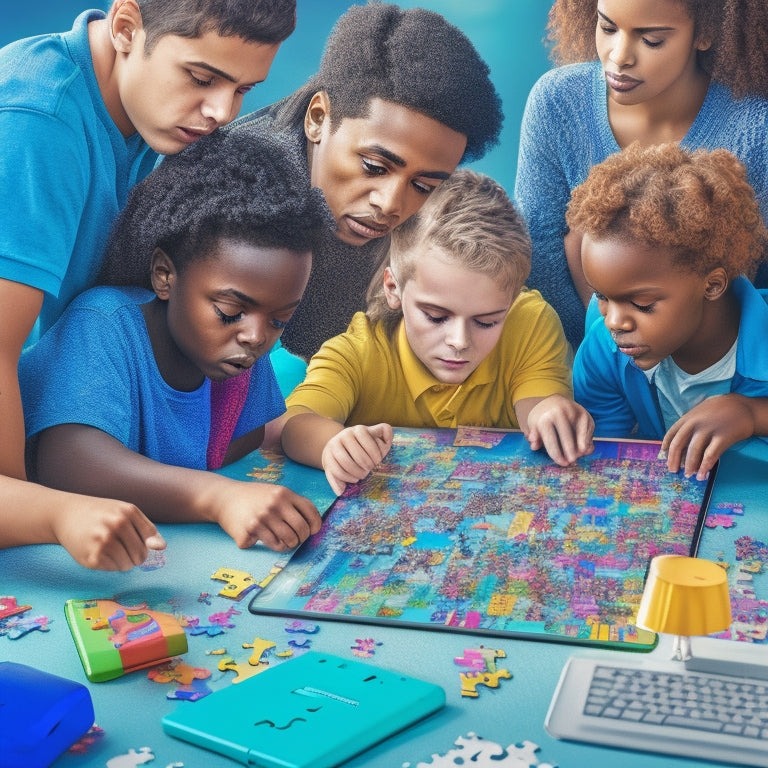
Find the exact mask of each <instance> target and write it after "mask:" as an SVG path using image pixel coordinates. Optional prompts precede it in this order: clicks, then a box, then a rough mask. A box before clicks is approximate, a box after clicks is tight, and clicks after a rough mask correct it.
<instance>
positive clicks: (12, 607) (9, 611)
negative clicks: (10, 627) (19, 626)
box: [0, 595, 32, 621]
mask: <svg viewBox="0 0 768 768" xmlns="http://www.w3.org/2000/svg"><path fill="white" fill-rule="evenodd" d="M30 610H32V606H31V605H19V604H18V602H17V600H16V598H15V597H10V596H9V595H6V596H5V597H0V621H3V620H4V619H7V618H8V617H9V616H15V615H16V614H18V613H24V612H25V611H30Z"/></svg>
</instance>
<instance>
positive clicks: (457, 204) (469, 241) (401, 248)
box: [366, 168, 531, 333]
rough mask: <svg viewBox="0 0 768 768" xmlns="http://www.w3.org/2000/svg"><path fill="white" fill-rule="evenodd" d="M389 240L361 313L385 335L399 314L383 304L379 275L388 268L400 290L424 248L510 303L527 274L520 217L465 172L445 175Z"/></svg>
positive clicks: (501, 194) (500, 192)
mask: <svg viewBox="0 0 768 768" xmlns="http://www.w3.org/2000/svg"><path fill="white" fill-rule="evenodd" d="M391 237H392V239H391V243H390V247H389V251H388V252H387V255H386V257H385V259H384V261H383V263H382V264H381V265H380V267H379V269H378V270H377V272H376V274H375V275H374V277H373V280H372V281H371V283H370V285H369V287H368V310H367V312H366V314H367V315H368V318H369V319H370V320H371V321H372V322H376V321H381V322H383V323H384V325H385V328H386V329H387V332H388V333H391V332H392V331H393V330H394V328H395V327H396V326H397V324H398V322H399V321H400V318H401V317H402V312H401V311H400V310H393V309H391V308H390V307H389V305H388V304H387V300H386V297H385V295H384V287H383V276H384V269H385V268H386V267H388V266H389V267H390V268H391V269H392V271H393V273H394V274H395V275H396V276H397V280H398V283H399V284H400V286H401V287H402V286H404V285H405V284H406V283H407V282H408V280H410V279H411V278H412V277H413V275H414V272H415V270H416V262H417V260H418V257H419V254H420V253H423V252H424V251H425V250H426V249H427V248H428V247H435V248H439V249H440V250H441V251H442V252H443V253H444V254H445V256H446V257H448V258H449V259H451V260H452V261H454V262H455V263H456V264H459V265H461V266H462V267H464V268H465V269H468V270H469V271H471V272H478V273H480V274H483V275H487V276H488V277H491V278H493V279H494V280H495V281H497V282H498V284H499V286H500V287H501V288H502V289H504V290H509V291H510V293H511V294H512V296H513V297H516V296H517V294H518V293H519V292H520V289H521V288H522V287H523V284H524V283H525V281H526V280H527V278H528V274H529V272H530V270H531V239H530V237H529V235H528V229H527V227H526V226H525V222H524V221H523V218H522V216H521V215H520V214H519V213H518V212H517V209H516V208H515V206H514V205H513V204H512V201H511V200H510V199H509V196H508V195H507V193H506V191H505V190H504V188H503V187H502V186H501V185H500V184H499V183H498V182H496V181H494V180H493V179H492V178H490V177H489V176H486V175H485V174H482V173H477V172H476V171H470V170H468V169H466V168H461V169H459V170H457V171H455V172H454V173H453V174H451V176H450V177H449V178H448V179H447V180H446V181H444V182H443V183H442V184H441V185H440V186H439V187H438V188H437V189H436V190H435V191H434V192H433V193H432V194H431V195H430V196H429V198H428V200H427V202H426V203H425V204H424V205H423V206H422V207H421V209H420V210H419V211H418V213H416V214H414V215H413V216H411V218H410V219H408V220H407V221H405V222H404V223H403V224H401V225H400V226H399V227H397V228H396V229H394V230H393V231H392V236H391Z"/></svg>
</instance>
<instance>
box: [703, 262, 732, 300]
mask: <svg viewBox="0 0 768 768" xmlns="http://www.w3.org/2000/svg"><path fill="white" fill-rule="evenodd" d="M727 288H728V272H726V270H725V268H724V267H715V268H714V269H713V270H712V271H711V272H710V273H709V274H708V275H707V276H706V278H705V279H704V298H705V299H706V300H707V301H715V300H717V299H719V298H720V297H721V296H722V295H723V294H724V293H725V291H726V289H727Z"/></svg>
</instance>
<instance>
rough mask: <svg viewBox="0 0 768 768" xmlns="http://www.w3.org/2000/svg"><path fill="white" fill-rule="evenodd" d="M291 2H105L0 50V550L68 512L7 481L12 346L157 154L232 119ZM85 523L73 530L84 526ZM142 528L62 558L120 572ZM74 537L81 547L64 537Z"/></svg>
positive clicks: (28, 337)
mask: <svg viewBox="0 0 768 768" xmlns="http://www.w3.org/2000/svg"><path fill="white" fill-rule="evenodd" d="M295 6H296V3H295V0H278V1H277V2H271V3H267V4H264V3H252V2H247V1H246V0H237V1H236V2H232V3H227V4H225V5H221V4H218V3H208V2H198V1H195V0H115V2H114V3H113V4H112V7H111V9H110V11H109V12H108V13H107V14H106V16H105V15H104V13H102V12H101V11H86V12H84V13H83V14H81V15H80V16H79V17H78V18H77V20H76V21H75V24H74V27H73V29H72V30H71V31H70V32H67V33H63V34H49V35H42V36H38V37H33V38H28V39H25V40H20V41H17V42H15V43H11V44H10V45H8V46H6V47H5V48H3V49H2V50H0V146H2V173H0V199H2V201H3V206H2V213H1V214H0V307H1V308H2V316H1V317H0V328H1V329H2V330H1V331H0V424H1V425H2V429H3V438H4V439H3V441H2V446H1V447H0V496H1V497H2V499H3V501H2V502H1V504H2V506H0V547H4V546H14V545H18V544H24V543H35V542H41V543H42V542H55V541H57V540H58V538H57V534H56V532H55V531H54V530H53V529H52V525H51V524H52V522H53V520H52V515H53V514H54V510H56V512H55V514H56V515H57V517H59V516H61V515H62V514H65V513H66V514H68V515H69V516H70V517H71V518H72V519H73V520H74V519H75V517H76V515H77V514H78V510H79V509H80V508H81V507H82V505H83V500H82V499H74V498H68V497H66V496H64V495H58V496H57V497H56V498H55V499H52V498H51V496H52V494H51V493H48V492H46V493H41V492H40V489H39V488H36V487H28V488H27V487H25V486H24V485H23V484H18V483H6V481H7V480H8V478H18V479H20V480H23V479H24V478H25V470H24V429H23V417H22V411H21V402H20V397H19V388H18V381H17V374H16V370H17V365H18V360H19V354H20V352H21V349H22V347H23V346H24V345H25V343H31V342H33V341H34V340H36V339H37V338H38V336H39V334H41V333H43V332H44V331H45V330H46V329H47V328H48V327H50V326H51V325H52V323H53V322H54V321H55V320H56V318H57V317H58V316H59V315H60V313H61V311H62V310H63V308H64V307H65V306H66V305H67V304H68V303H69V301H70V300H71V299H72V298H73V297H74V296H76V295H77V294H78V293H80V292H81V291H82V290H84V289H85V288H87V287H89V286H90V285H92V284H93V283H94V281H95V278H96V274H97V272H98V269H99V264H100V261H101V258H102V254H103V251H104V246H105V244H106V240H107V237H108V234H109V229H110V227H111V225H112V222H113V221H114V218H115V217H116V215H117V214H118V212H119V211H120V209H121V208H122V207H123V205H124V204H125V201H126V198H127V195H128V191H129V190H130V188H131V187H132V186H133V184H135V183H136V182H137V181H138V180H140V179H141V178H143V177H144V176H146V175H147V173H149V171H150V170H151V169H152V168H153V167H154V165H155V163H156V161H157V159H158V157H159V156H160V155H172V154H175V153H177V152H179V151H180V150H182V149H184V148H185V147H187V146H189V145H190V144H192V143H194V142H195V141H196V140H197V139H199V138H200V137H201V136H204V135H206V134H209V133H211V132H212V131H214V130H215V129H216V128H218V127H220V126H222V125H225V124H226V123H229V122H231V121H232V120H233V119H234V118H235V117H236V115H237V113H238V111H239V110H240V106H241V103H242V98H243V95H244V93H245V92H246V91H247V90H248V89H249V88H251V87H253V86H254V85H255V84H257V83H259V82H261V81H263V80H264V78H265V77H266V76H267V73H268V71H269V68H270V66H271V64H272V60H273V58H274V56H275V53H276V51H277V49H278V47H279V45H280V43H281V42H282V41H283V40H284V39H285V38H286V37H287V36H288V35H289V34H290V33H291V32H292V31H293V29H294V26H295ZM6 485H7V487H6ZM43 499H44V500H43ZM88 507H89V508H90V509H91V510H92V512H93V513H94V515H95V517H96V518H97V519H98V518H99V510H101V513H102V514H103V515H104V518H105V520H106V519H109V520H111V521H113V522H114V520H113V519H114V518H116V519H117V520H120V521H121V522H119V523H118V524H117V527H121V526H122V525H123V524H124V520H125V517H126V516H128V517H129V518H132V517H133V516H134V515H135V514H136V511H135V510H133V509H130V508H126V505H125V504H122V505H116V504H114V503H113V502H107V501H105V502H103V503H102V504H101V505H99V503H98V502H97V501H96V500H90V501H89V502H88ZM19 509H24V515H23V516H22V515H17V514H16V513H17V512H18V510H19ZM22 518H23V519H22ZM90 522H91V525H90V526H87V525H86V523H85V521H84V522H83V523H82V525H81V527H82V530H83V531H88V532H90V531H93V530H94V523H95V522H96V521H95V520H91V521H90ZM109 527H110V528H111V527H112V524H111V523H110V526H109ZM129 528H131V529H133V526H129ZM147 530H150V533H151V530H153V529H146V528H142V533H141V534H140V535H138V537H137V536H134V530H132V531H131V533H130V535H128V539H130V541H131V543H130V544H128V543H127V542H125V546H122V547H118V548H117V549H118V550H119V553H118V552H117V551H115V552H113V554H112V556H109V557H106V559H104V560H102V558H101V555H99V554H95V553H97V552H98V550H99V549H102V550H104V549H105V548H104V547H103V546H102V545H98V544H96V545H95V546H94V548H93V549H91V550H90V551H89V553H88V554H85V553H84V549H85V548H84V547H79V550H80V551H79V554H77V555H76V557H77V559H79V560H80V561H81V562H87V564H90V565H94V564H97V565H99V567H121V568H128V567H130V566H131V565H132V564H136V563H138V562H141V559H143V557H144V556H145V555H146V547H145V544H144V539H145V538H146V536H147ZM86 538H87V539H89V540H91V543H93V542H94V541H95V539H94V538H93V537H92V536H91V534H90V533H89V534H88V536H87V537H73V540H77V541H84V540H85V539H86ZM107 538H108V539H110V540H111V541H112V542H113V543H114V536H113V535H112V536H108V537H107ZM118 563H119V565H116V564H118Z"/></svg>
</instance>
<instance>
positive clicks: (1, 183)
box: [0, 109, 108, 296]
mask: <svg viewBox="0 0 768 768" xmlns="http://www.w3.org/2000/svg"><path fill="white" fill-rule="evenodd" d="M0 146H1V147H2V148H3V149H2V153H3V157H2V172H0V200H2V201H3V205H2V211H3V213H2V218H0V277H3V278H6V279H9V280H13V281H15V282H19V283H23V284H25V285H30V286H32V287H33V288H38V289H40V290H42V291H45V292H47V293H50V294H52V295H54V296H55V295H57V294H58V292H59V288H60V286H61V282H62V280H63V278H64V275H65V273H66V271H67V267H68V266H69V261H70V257H71V254H72V251H73V248H74V244H75V239H76V237H77V233H78V228H79V224H80V219H81V217H82V215H83V210H84V207H85V190H86V189H87V188H88V183H87V181H86V176H87V173H88V169H89V167H90V165H89V160H88V157H87V155H84V154H83V151H84V149H87V148H86V147H85V140H84V137H80V139H79V140H78V137H76V136H75V135H74V133H73V131H72V129H71V127H70V126H68V125H66V124H65V123H64V122H63V121H62V120H59V119H58V118H57V117H55V116H51V115H46V114H44V113H38V112H34V111H32V110H13V109H0ZM107 226H108V225H107Z"/></svg>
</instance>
